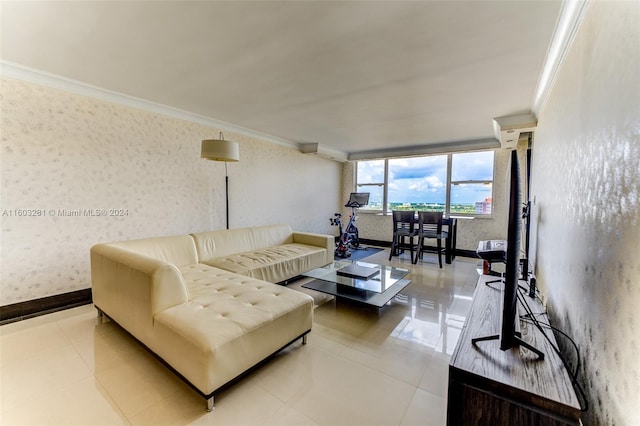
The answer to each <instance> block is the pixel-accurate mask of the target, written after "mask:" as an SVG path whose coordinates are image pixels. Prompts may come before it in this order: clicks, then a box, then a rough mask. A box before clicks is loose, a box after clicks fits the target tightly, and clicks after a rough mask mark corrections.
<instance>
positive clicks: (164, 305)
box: [91, 225, 334, 410]
mask: <svg viewBox="0 0 640 426" xmlns="http://www.w3.org/2000/svg"><path fill="white" fill-rule="evenodd" d="M333 246H334V238H333V237H332V236H329V235H320V234H310V233H297V232H292V231H291V228H290V227H289V226H288V225H269V226H262V227H254V228H242V229H233V230H224V231H212V232H204V233H198V234H191V235H180V236H175V237H159V238H148V239H142V240H131V241H123V242H116V243H109V244H97V245H95V246H93V247H92V248H91V275H92V287H93V300H94V304H95V306H96V308H97V309H98V312H99V314H102V313H104V314H106V315H107V316H108V317H110V318H111V319H112V320H114V321H115V322H117V323H118V324H119V325H120V326H122V327H123V328H124V329H125V330H126V331H128V332H129V333H130V334H131V335H133V336H134V337H135V338H136V339H138V340H139V341H140V342H141V343H142V344H144V345H145V346H146V347H147V348H148V349H149V350H151V351H152V352H154V353H155V354H156V355H157V356H158V357H159V358H161V359H162V360H163V361H164V362H165V363H166V364H167V365H168V366H169V367H170V368H171V369H172V370H173V371H174V372H176V373H177V374H178V375H179V376H180V377H181V378H183V379H184V380H185V381H186V382H187V383H189V384H190V385H191V386H192V387H193V388H194V389H195V390H196V391H197V392H198V393H199V394H200V395H201V396H203V397H204V398H206V399H207V408H208V409H209V410H210V409H212V408H213V398H214V394H215V393H216V391H218V390H219V389H220V388H221V387H223V386H225V385H226V384H228V383H230V382H231V381H233V380H234V379H235V378H237V377H238V376H240V375H242V374H243V373H245V372H246V371H248V370H250V369H251V368H253V367H255V366H256V365H258V364H259V363H260V362H262V361H263V360H265V359H267V358H268V357H269V356H271V355H273V354H275V353H277V352H278V351H279V350H281V349H283V348H284V347H286V346H288V345H289V344H291V343H293V342H295V341H296V340H298V339H300V338H302V339H303V343H306V335H307V334H308V333H309V332H310V331H311V324H312V320H313V299H312V298H311V297H310V296H308V295H306V294H303V293H301V292H298V291H296V290H291V289H288V288H286V287H284V286H281V285H277V284H275V283H276V282H281V281H285V280H288V279H291V278H293V277H295V276H297V275H300V274H302V273H304V272H306V271H308V270H310V269H314V268H317V267H320V266H324V265H326V264H328V263H331V262H332V261H333Z"/></svg>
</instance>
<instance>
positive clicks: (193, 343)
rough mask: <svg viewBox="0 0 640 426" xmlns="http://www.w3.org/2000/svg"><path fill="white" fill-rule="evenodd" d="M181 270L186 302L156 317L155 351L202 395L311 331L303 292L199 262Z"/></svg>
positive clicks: (308, 302)
mask: <svg viewBox="0 0 640 426" xmlns="http://www.w3.org/2000/svg"><path fill="white" fill-rule="evenodd" d="M181 272H182V274H183V276H184V278H185V282H186V285H187V287H188V289H189V295H190V301H189V302H187V303H184V304H182V305H179V306H175V307H172V308H169V309H167V310H165V311H163V312H161V313H159V314H158V315H156V317H155V329H156V332H157V335H156V337H157V338H156V339H155V343H156V345H159V346H161V347H157V348H156V349H157V350H158V351H159V352H160V353H162V354H163V358H164V359H165V360H166V361H167V362H168V363H169V364H171V365H172V366H173V367H174V368H175V369H176V370H178V371H180V372H181V374H183V375H184V376H185V377H186V378H187V379H188V380H189V381H190V382H191V383H193V384H194V385H195V386H196V387H197V388H198V389H200V390H201V391H202V392H203V393H205V394H207V393H209V392H212V391H213V390H215V389H217V388H218V387H220V386H221V385H223V384H225V383H227V382H228V381H229V380H231V379H233V378H234V377H235V376H236V375H237V374H238V371H244V370H246V369H248V368H250V367H252V366H253V365H255V364H257V363H258V362H260V361H261V360H262V359H264V358H265V357H267V356H269V355H270V354H272V353H274V352H275V351H277V350H278V349H280V348H281V347H282V346H283V344H284V343H283V342H285V343H287V342H290V341H293V340H295V339H296V338H298V337H300V336H301V335H302V334H304V333H305V332H307V331H309V330H310V329H311V323H312V316H313V299H312V298H311V297H309V296H308V295H306V294H303V293H301V292H298V291H295V290H291V289H288V288H286V287H283V286H279V285H276V284H271V283H267V282H264V281H259V280H256V279H253V278H250V277H244V276H240V275H237V274H233V273H230V272H227V271H224V270H221V269H218V268H213V267H210V266H207V265H202V264H199V265H191V266H187V267H183V268H181Z"/></svg>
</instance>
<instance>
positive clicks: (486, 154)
mask: <svg viewBox="0 0 640 426" xmlns="http://www.w3.org/2000/svg"><path fill="white" fill-rule="evenodd" d="M493 162H494V152H493V151H478V152H467V153H460V154H446V155H430V156H424V157H410V158H390V159H387V160H371V161H359V162H358V163H357V166H356V169H357V174H356V186H357V191H358V192H369V193H371V195H370V198H369V205H368V206H367V207H366V209H367V210H375V211H381V212H383V213H388V212H390V211H391V210H424V211H442V212H445V214H447V215H470V216H486V215H491V213H492V204H491V201H492V197H493Z"/></svg>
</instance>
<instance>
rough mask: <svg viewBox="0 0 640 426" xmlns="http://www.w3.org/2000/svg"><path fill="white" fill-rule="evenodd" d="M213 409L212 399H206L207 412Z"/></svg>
mask: <svg viewBox="0 0 640 426" xmlns="http://www.w3.org/2000/svg"><path fill="white" fill-rule="evenodd" d="M213 409H214V406H213V397H211V398H207V411H212V410H213Z"/></svg>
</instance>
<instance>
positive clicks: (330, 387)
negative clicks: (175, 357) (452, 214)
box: [0, 251, 477, 425]
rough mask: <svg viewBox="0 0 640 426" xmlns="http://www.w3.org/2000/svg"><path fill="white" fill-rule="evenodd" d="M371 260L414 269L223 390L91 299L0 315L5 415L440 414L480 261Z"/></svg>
mask: <svg viewBox="0 0 640 426" xmlns="http://www.w3.org/2000/svg"><path fill="white" fill-rule="evenodd" d="M387 256H388V251H383V252H380V253H378V254H375V255H373V256H371V257H369V258H367V261H372V262H376V263H387V264H388V263H391V264H394V265H402V266H403V267H407V268H410V269H411V273H410V276H409V278H410V279H411V280H412V283H411V285H409V286H408V287H407V288H406V289H405V290H404V291H403V292H402V293H401V294H399V295H398V296H397V297H396V299H394V300H393V301H392V302H391V303H390V304H389V305H387V306H385V307H384V308H383V309H382V310H380V311H379V312H378V311H375V310H371V309H366V308H361V307H358V306H354V305H351V304H346V303H336V302H335V301H329V302H327V303H325V304H322V305H321V306H319V307H317V308H316V310H315V319H314V325H313V330H312V332H311V334H310V335H309V343H308V344H307V345H306V346H302V345H301V344H300V343H299V342H296V343H295V344H294V345H292V346H290V347H289V348H288V349H286V350H285V351H283V352H281V353H280V354H279V355H278V356H277V357H275V358H274V359H273V360H271V361H270V362H268V363H267V364H265V365H264V366H263V367H261V368H260V369H258V370H257V371H255V372H253V373H251V374H250V375H248V376H246V377H245V378H244V379H242V380H241V381H239V382H238V383H236V384H235V385H233V386H231V387H230V388H228V389H227V390H225V391H223V392H221V393H220V394H218V395H217V396H216V408H215V409H214V410H213V411H212V412H211V413H207V412H206V411H205V410H204V407H205V402H204V399H202V398H201V397H200V396H198V395H197V394H196V393H195V392H194V391H192V390H191V389H190V388H189V387H188V386H187V385H185V384H184V383H183V382H181V381H180V380H179V379H178V378H177V377H176V376H175V375H173V374H172V373H171V372H170V371H169V370H167V369H166V368H165V367H164V366H163V365H162V364H160V363H159V362H158V361H157V360H156V359H155V358H154V357H153V356H151V355H150V354H149V353H147V352H146V351H145V350H144V349H143V348H141V347H140V346H139V345H138V344H137V343H136V342H135V341H134V340H133V339H132V338H131V337H129V336H128V335H127V334H125V333H124V332H123V331H122V330H121V329H120V328H118V326H116V325H115V324H114V323H112V322H109V321H106V322H103V323H100V322H99V321H98V320H97V318H96V311H95V309H94V308H93V306H91V305H87V306H83V307H79V308H75V309H70V310H66V311H62V312H58V313H54V314H50V315H45V316H41V317H37V318H33V319H29V320H25V321H21V322H17V323H13V324H8V325H4V326H2V327H0V336H1V340H0V392H1V400H0V402H1V404H0V424H2V425H45V424H46V425H52V424H60V425H73V424H76V425H92V424H104V425H117V424H148V425H162V424H166V425H182V424H196V425H197V424H212V425H287V424H291V425H294V424H295V425H442V424H444V423H445V418H446V395H447V393H446V392H447V369H448V363H449V358H450V356H451V352H452V351H453V348H454V346H455V343H456V340H457V338H458V335H459V333H460V329H461V327H462V324H463V322H464V319H465V316H466V315H467V313H468V311H469V308H470V304H471V296H472V294H473V290H474V287H475V283H476V281H477V273H476V269H475V267H476V261H475V260H472V259H465V258H458V259H456V260H455V261H454V262H453V264H451V265H444V268H443V269H439V268H438V265H437V263H435V261H433V260H431V259H428V258H427V257H425V261H424V262H423V263H419V264H418V265H415V266H414V265H411V264H410V262H409V261H408V256H407V257H404V255H403V257H402V258H400V259H398V258H394V259H393V260H392V261H391V262H388V261H387Z"/></svg>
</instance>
